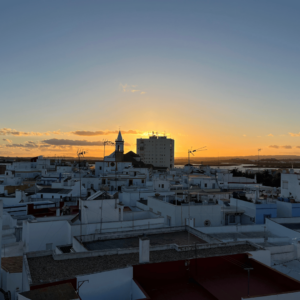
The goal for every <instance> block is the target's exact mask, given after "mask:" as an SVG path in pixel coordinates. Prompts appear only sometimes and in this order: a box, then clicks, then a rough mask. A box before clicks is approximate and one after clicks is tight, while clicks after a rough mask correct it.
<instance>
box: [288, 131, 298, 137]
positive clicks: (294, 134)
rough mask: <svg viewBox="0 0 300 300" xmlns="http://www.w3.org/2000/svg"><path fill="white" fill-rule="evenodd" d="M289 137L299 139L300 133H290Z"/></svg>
mask: <svg viewBox="0 0 300 300" xmlns="http://www.w3.org/2000/svg"><path fill="white" fill-rule="evenodd" d="M289 135H290V136H292V137H299V136H300V132H299V133H292V132H289Z"/></svg>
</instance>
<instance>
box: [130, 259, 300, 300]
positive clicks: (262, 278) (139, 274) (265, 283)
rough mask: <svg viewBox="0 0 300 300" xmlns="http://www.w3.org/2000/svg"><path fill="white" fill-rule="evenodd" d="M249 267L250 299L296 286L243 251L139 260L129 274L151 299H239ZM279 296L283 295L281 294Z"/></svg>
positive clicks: (245, 292)
mask: <svg viewBox="0 0 300 300" xmlns="http://www.w3.org/2000/svg"><path fill="white" fill-rule="evenodd" d="M249 267H250V268H252V270H251V275H250V289H249V295H250V297H251V299H253V298H252V297H254V298H256V297H258V298H259V299H262V298H264V297H261V296H269V297H268V299H274V297H273V296H272V295H277V294H286V293H291V292H299V290H300V283H299V282H298V281H296V280H294V279H292V278H289V277H287V276H285V275H283V274H280V273H278V272H277V271H275V270H272V269H271V268H269V267H267V266H265V265H263V264H261V263H259V262H257V261H256V260H254V259H251V258H249V257H248V255H247V254H237V255H227V256H219V257H214V258H211V257H207V258H198V259H197V260H189V261H173V262H164V263H158V264H150V265H148V264H143V265H138V266H134V268H133V274H134V280H135V281H136V282H138V284H139V285H140V286H141V287H142V288H143V290H144V291H145V292H146V293H147V294H148V295H149V296H150V298H151V299H156V300H159V299H161V300H163V299H168V300H179V299H202V300H204V299H212V300H213V299H219V300H241V299H246V298H248V297H247V295H248V272H247V271H246V270H245V268H249ZM270 296H271V297H270ZM293 296H294V297H295V296H296V295H293ZM298 296H299V294H298ZM296 297H297V296H296ZM276 298H277V297H276ZM279 298H280V299H281V298H282V299H284V295H282V296H281V297H278V299H279Z"/></svg>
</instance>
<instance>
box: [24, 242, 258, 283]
mask: <svg viewBox="0 0 300 300" xmlns="http://www.w3.org/2000/svg"><path fill="white" fill-rule="evenodd" d="M255 250H257V249H256V248H255V247H254V246H252V245H250V244H240V245H234V246H225V247H216V248H207V249H198V250H197V251H195V250H191V251H176V250H161V251H151V252H150V263H156V262H167V261H177V260H185V259H190V258H196V257H211V256H222V255H230V254H236V253H245V252H249V251H255ZM27 259H28V264H29V269H30V274H31V278H32V285H38V284H43V283H47V282H53V281H58V280H64V279H70V278H74V277H75V276H78V275H85V274H91V273H100V272H104V271H109V270H114V269H122V268H126V267H128V266H133V265H138V264H139V253H128V254H119V255H118V254H116V255H105V256H98V257H84V258H76V259H67V260H54V259H53V257H52V256H40V257H32V258H30V257H28V258H27Z"/></svg>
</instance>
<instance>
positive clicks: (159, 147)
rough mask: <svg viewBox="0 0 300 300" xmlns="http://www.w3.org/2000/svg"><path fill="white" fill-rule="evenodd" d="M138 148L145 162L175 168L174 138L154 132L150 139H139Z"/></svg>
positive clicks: (138, 152)
mask: <svg viewBox="0 0 300 300" xmlns="http://www.w3.org/2000/svg"><path fill="white" fill-rule="evenodd" d="M136 148H137V149H136V152H137V154H138V155H140V157H141V160H142V161H143V162H144V163H146V164H152V165H153V166H155V167H167V168H174V140H172V139H168V138H167V137H166V136H158V135H154V134H153V135H152V136H150V137H149V139H143V138H141V139H137V143H136Z"/></svg>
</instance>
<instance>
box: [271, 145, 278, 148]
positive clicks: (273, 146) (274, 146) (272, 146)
mask: <svg viewBox="0 0 300 300" xmlns="http://www.w3.org/2000/svg"><path fill="white" fill-rule="evenodd" d="M269 148H275V149H279V146H277V145H270V146H269Z"/></svg>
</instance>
